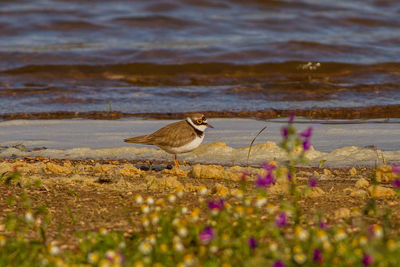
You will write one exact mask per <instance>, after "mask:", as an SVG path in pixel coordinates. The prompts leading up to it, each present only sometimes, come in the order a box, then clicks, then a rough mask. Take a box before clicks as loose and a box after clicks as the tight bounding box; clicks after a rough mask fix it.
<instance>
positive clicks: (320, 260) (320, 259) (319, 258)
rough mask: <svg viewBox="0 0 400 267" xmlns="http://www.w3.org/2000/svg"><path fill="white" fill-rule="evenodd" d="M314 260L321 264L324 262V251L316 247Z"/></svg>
mask: <svg viewBox="0 0 400 267" xmlns="http://www.w3.org/2000/svg"><path fill="white" fill-rule="evenodd" d="M313 261H315V262H318V263H319V264H321V263H323V262H324V258H323V257H322V252H321V250H320V249H318V248H316V249H314V252H313Z"/></svg>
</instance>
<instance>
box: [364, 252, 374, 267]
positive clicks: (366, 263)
mask: <svg viewBox="0 0 400 267" xmlns="http://www.w3.org/2000/svg"><path fill="white" fill-rule="evenodd" d="M361 262H362V264H363V265H364V266H370V265H371V264H372V263H373V262H374V258H373V257H372V255H370V254H364V256H363V258H362V260H361Z"/></svg>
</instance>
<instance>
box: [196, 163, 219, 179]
mask: <svg viewBox="0 0 400 267" xmlns="http://www.w3.org/2000/svg"><path fill="white" fill-rule="evenodd" d="M192 175H193V177H194V178H196V179H221V178H223V177H224V167H222V166H219V165H209V166H206V165H200V164H196V165H194V166H193V170H192Z"/></svg>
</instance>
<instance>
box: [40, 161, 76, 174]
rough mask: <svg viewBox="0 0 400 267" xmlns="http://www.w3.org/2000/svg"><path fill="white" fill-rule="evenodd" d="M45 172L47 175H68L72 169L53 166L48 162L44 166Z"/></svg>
mask: <svg viewBox="0 0 400 267" xmlns="http://www.w3.org/2000/svg"><path fill="white" fill-rule="evenodd" d="M46 171H47V173H49V172H50V173H58V174H70V173H71V172H72V168H68V167H64V166H60V165H57V164H54V163H52V162H48V163H47V164H46Z"/></svg>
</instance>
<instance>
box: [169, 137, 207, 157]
mask: <svg viewBox="0 0 400 267" xmlns="http://www.w3.org/2000/svg"><path fill="white" fill-rule="evenodd" d="M203 139H204V134H203V135H202V136H201V137H198V136H196V138H195V139H193V141H191V142H190V143H187V144H186V145H183V146H180V147H162V149H163V150H165V151H167V152H168V153H171V154H180V153H186V152H190V151H192V150H194V149H196V148H197V147H198V146H199V145H200V144H201V142H203Z"/></svg>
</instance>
